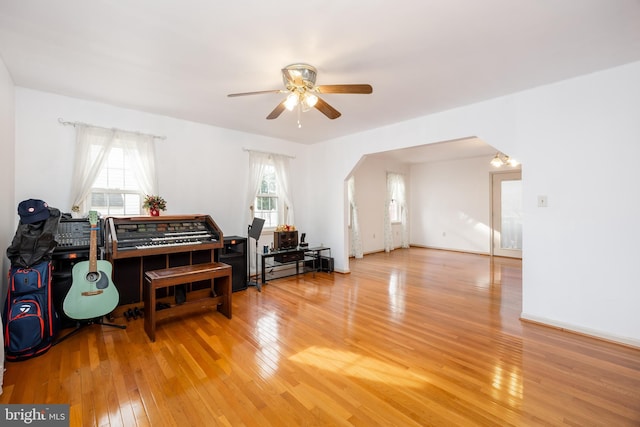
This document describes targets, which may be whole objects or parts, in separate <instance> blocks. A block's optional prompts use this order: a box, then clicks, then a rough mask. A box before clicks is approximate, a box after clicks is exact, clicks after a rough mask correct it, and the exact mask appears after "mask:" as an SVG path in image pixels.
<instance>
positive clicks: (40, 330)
mask: <svg viewBox="0 0 640 427" xmlns="http://www.w3.org/2000/svg"><path fill="white" fill-rule="evenodd" d="M51 270H52V266H51V262H50V261H43V262H40V263H38V264H36V265H34V266H32V267H29V268H27V267H11V268H10V269H9V291H8V294H7V301H6V303H5V307H4V313H3V320H4V348H5V357H6V360H9V361H18V360H24V359H29V358H31V357H35V356H39V355H41V354H44V353H45V352H46V351H47V350H49V349H50V348H51V346H52V345H53V341H54V338H55V335H56V333H57V332H58V327H59V322H60V320H59V318H58V315H57V313H56V311H55V308H54V306H53V298H52V295H51Z"/></svg>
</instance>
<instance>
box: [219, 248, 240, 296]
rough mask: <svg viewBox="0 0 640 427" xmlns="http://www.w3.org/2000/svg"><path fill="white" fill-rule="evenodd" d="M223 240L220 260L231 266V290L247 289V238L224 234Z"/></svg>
mask: <svg viewBox="0 0 640 427" xmlns="http://www.w3.org/2000/svg"><path fill="white" fill-rule="evenodd" d="M223 242H224V246H223V247H222V248H221V249H220V250H219V252H218V261H219V262H223V263H225V264H229V265H230V266H231V274H232V276H231V291H232V292H237V291H242V290H244V289H247V238H246V237H239V236H224V239H223Z"/></svg>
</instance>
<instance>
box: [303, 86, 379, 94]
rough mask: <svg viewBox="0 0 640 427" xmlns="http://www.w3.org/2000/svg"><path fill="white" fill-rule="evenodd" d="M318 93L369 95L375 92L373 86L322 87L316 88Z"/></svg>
mask: <svg viewBox="0 0 640 427" xmlns="http://www.w3.org/2000/svg"><path fill="white" fill-rule="evenodd" d="M315 89H316V91H317V92H318V93H362V94H368V93H371V92H373V88H372V87H371V85H367V84H358V85H320V86H316V87H315Z"/></svg>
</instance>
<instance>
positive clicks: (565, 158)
mask: <svg viewBox="0 0 640 427" xmlns="http://www.w3.org/2000/svg"><path fill="white" fill-rule="evenodd" d="M638 117H640V62H636V63H632V64H628V65H626V66H622V67H617V68H614V69H610V70H606V71H602V72H598V73H594V74H590V75H586V76H582V77H579V78H575V79H571V80H567V81H563V82H560V83H557V84H554V85H549V86H544V87H540V88H537V89H533V90H529V91H526V92H522V93H517V94H513V95H510V96H506V97H502V98H498V99H494V100H490V101H486V102H482V103H478V104H474V105H469V106H466V107H463V108H458V109H455V110H451V111H446V112H443V113H439V114H434V115H431V116H426V117H422V118H419V119H415V120H411V121H408V122H404V123H398V124H396V125H393V126H387V127H384V128H379V129H375V130H372V131H369V132H364V133H360V134H356V135H351V136H348V137H344V138H340V139H336V140H332V141H327V142H325V143H322V144H317V145H314V146H311V147H309V152H310V154H311V155H312V156H313V157H314V159H316V162H315V163H313V164H309V171H308V173H309V174H311V175H314V174H319V173H320V172H322V174H323V176H326V177H327V183H326V186H327V188H328V191H326V192H324V193H322V194H320V195H318V197H317V204H318V206H326V207H327V208H326V209H324V210H321V209H316V212H314V213H313V214H314V215H315V218H314V219H318V220H320V219H323V221H322V223H321V222H320V221H311V223H312V224H313V225H314V226H316V227H317V228H318V230H319V232H322V233H323V234H324V235H326V236H330V237H327V241H328V242H327V243H328V244H330V245H331V246H332V247H333V248H335V249H334V250H333V252H332V253H333V256H334V257H335V258H336V260H335V263H336V269H338V270H343V271H347V270H348V252H346V250H344V248H346V247H347V245H346V238H347V230H346V221H345V218H346V204H345V197H344V179H345V178H346V177H347V176H348V174H349V173H350V171H351V169H352V168H353V167H354V165H356V164H357V163H358V162H359V161H360V158H361V157H362V156H364V155H366V154H369V153H373V152H381V151H387V150H390V149H394V148H403V147H409V146H416V145H423V144H425V143H434V142H440V141H447V140H452V139H456V138H464V137H469V136H474V135H475V136H478V137H480V138H482V139H483V140H484V141H485V142H487V143H488V144H490V145H492V146H494V147H496V148H497V149H499V150H501V151H503V152H507V153H509V154H510V155H512V156H513V157H515V158H517V159H520V160H521V161H522V163H523V165H525V166H524V167H523V193H524V204H523V208H524V215H525V220H524V236H523V240H524V250H523V257H524V259H523V313H522V316H523V317H524V318H528V319H531V320H537V321H541V322H544V323H547V324H552V325H557V326H562V327H566V328H568V329H571V330H575V331H579V332H585V333H588V334H593V335H597V336H602V337H604V338H608V339H613V340H617V341H620V342H626V343H631V344H633V345H637V346H640V310H639V309H638V301H640V286H639V285H638V277H640V263H638V261H637V260H638V254H639V253H640V250H639V249H638V242H639V241H640V223H639V222H638V218H640V191H638V183H640V168H638V167H637V161H638V159H639V158H640V120H639V119H638ZM413 185H414V186H415V185H417V184H416V183H415V182H414V183H413ZM538 195H546V196H548V203H549V207H547V208H538V207H537V203H536V200H537V196H538Z"/></svg>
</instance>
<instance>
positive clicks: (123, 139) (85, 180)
mask: <svg viewBox="0 0 640 427" xmlns="http://www.w3.org/2000/svg"><path fill="white" fill-rule="evenodd" d="M117 143H121V144H122V146H123V148H124V150H125V153H126V155H127V157H128V158H130V159H132V160H133V161H134V164H135V165H136V166H135V167H134V173H135V174H136V178H137V179H138V183H139V184H140V189H141V190H142V191H143V192H144V193H145V194H156V193H157V189H158V184H157V178H156V168H155V151H154V145H153V136H150V135H142V134H138V133H134V132H125V131H120V130H116V129H106V128H101V127H93V126H87V125H84V124H77V125H76V152H75V161H74V169H73V175H72V176H73V180H72V182H71V200H73V205H76V206H79V207H80V211H81V212H84V211H86V210H87V206H85V204H86V200H87V199H88V197H89V193H90V192H91V188H92V187H93V183H94V182H95V180H96V177H97V176H98V174H99V173H100V170H101V169H102V167H103V166H104V164H105V162H106V161H107V159H108V158H109V153H110V151H111V148H113V146H114V144H117Z"/></svg>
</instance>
